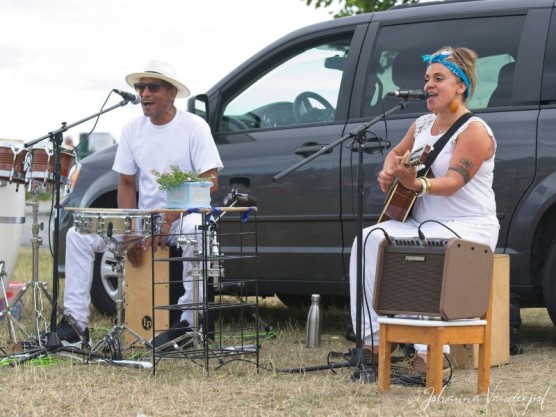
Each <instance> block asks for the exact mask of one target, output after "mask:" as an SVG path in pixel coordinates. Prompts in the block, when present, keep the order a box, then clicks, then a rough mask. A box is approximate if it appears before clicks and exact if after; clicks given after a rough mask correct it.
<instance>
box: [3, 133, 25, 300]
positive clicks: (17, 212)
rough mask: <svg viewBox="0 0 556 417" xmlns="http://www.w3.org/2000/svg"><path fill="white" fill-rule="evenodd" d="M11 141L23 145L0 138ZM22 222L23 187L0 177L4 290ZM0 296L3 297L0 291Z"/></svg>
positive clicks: (14, 260)
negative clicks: (4, 273)
mask: <svg viewBox="0 0 556 417" xmlns="http://www.w3.org/2000/svg"><path fill="white" fill-rule="evenodd" d="M11 143H17V144H18V145H21V146H23V141H15V140H9V141H7V140H5V139H0V145H7V144H11ZM24 223H25V187H24V186H19V187H18V185H17V184H9V183H8V182H7V181H6V180H5V179H0V261H3V262H4V271H5V272H6V274H7V275H5V276H4V277H3V280H4V285H5V287H4V288H6V290H7V289H8V287H9V283H10V280H11V278H12V273H13V271H14V268H15V265H16V262H17V256H18V254H19V248H20V246H21V236H22V234H23V226H24ZM0 298H4V295H3V292H2V291H0Z"/></svg>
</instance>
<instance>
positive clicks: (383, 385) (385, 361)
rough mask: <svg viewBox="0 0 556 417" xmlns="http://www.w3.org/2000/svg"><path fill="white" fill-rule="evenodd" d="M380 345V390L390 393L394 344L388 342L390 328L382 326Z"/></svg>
mask: <svg viewBox="0 0 556 417" xmlns="http://www.w3.org/2000/svg"><path fill="white" fill-rule="evenodd" d="M379 335H380V340H379V343H378V389H379V391H380V392H387V391H390V362H391V356H390V355H391V353H392V352H391V350H392V349H391V348H392V344H391V343H390V342H389V341H388V326H386V325H383V324H381V325H380V331H379Z"/></svg>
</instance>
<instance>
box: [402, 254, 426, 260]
mask: <svg viewBox="0 0 556 417" xmlns="http://www.w3.org/2000/svg"><path fill="white" fill-rule="evenodd" d="M404 260H405V261H406V262H425V261H426V257H425V256H423V255H405V259H404Z"/></svg>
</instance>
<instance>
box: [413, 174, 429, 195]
mask: <svg viewBox="0 0 556 417" xmlns="http://www.w3.org/2000/svg"><path fill="white" fill-rule="evenodd" d="M417 179H418V180H419V182H420V183H421V191H413V195H414V196H415V197H422V196H424V195H425V194H426V193H427V191H428V189H427V182H426V181H425V179H424V178H423V177H417Z"/></svg>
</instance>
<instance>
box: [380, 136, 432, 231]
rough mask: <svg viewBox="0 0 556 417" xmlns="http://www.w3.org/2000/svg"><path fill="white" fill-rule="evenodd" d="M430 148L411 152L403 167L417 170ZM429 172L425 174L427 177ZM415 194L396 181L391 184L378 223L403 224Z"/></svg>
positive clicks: (428, 146)
mask: <svg viewBox="0 0 556 417" xmlns="http://www.w3.org/2000/svg"><path fill="white" fill-rule="evenodd" d="M431 150H432V147H431V146H430V145H428V144H427V145H425V146H423V147H421V148H419V149H416V150H414V151H413V152H411V153H410V154H409V155H408V156H407V159H406V160H405V162H404V163H405V165H406V166H407V167H411V166H412V167H416V168H417V169H419V168H418V167H419V165H423V164H424V163H425V161H426V160H427V157H428V156H429V153H430V151H431ZM428 171H429V170H427V172H425V174H424V175H425V176H426V175H427V173H428ZM416 198H417V197H416V196H415V193H414V192H413V190H409V189H407V188H405V187H404V186H403V185H402V184H401V183H400V182H399V181H398V180H397V179H396V180H395V181H394V182H393V183H392V186H391V187H390V190H389V191H388V194H387V195H386V201H385V203H384V209H383V210H382V213H381V215H380V217H379V219H378V223H380V222H383V221H386V220H390V219H393V220H398V221H400V222H405V220H406V219H407V216H409V213H410V212H411V208H412V207H413V204H414V203H415V199H416Z"/></svg>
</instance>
